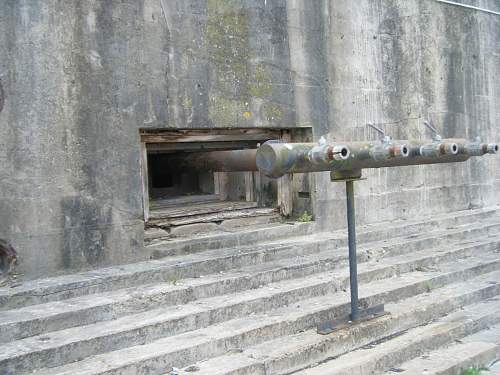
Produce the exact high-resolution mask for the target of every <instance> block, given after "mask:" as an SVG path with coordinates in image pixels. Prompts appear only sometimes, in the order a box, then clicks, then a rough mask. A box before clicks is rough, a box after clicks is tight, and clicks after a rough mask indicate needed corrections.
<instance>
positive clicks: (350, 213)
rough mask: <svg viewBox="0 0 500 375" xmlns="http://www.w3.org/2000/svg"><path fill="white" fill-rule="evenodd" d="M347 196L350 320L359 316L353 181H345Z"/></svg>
mask: <svg viewBox="0 0 500 375" xmlns="http://www.w3.org/2000/svg"><path fill="white" fill-rule="evenodd" d="M345 190H346V198H347V233H348V239H349V282H350V284H351V321H355V320H357V319H358V317H359V310H358V263H357V259H356V222H355V218H354V216H355V211H354V181H353V180H347V181H346V182H345Z"/></svg>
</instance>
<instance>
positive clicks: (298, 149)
mask: <svg viewBox="0 0 500 375" xmlns="http://www.w3.org/2000/svg"><path fill="white" fill-rule="evenodd" d="M339 145H341V146H342V147H345V148H347V149H348V150H349V156H348V157H347V158H344V159H340V160H339V159H336V158H333V157H331V156H330V157H326V158H323V156H321V155H325V154H326V155H328V153H327V151H326V150H329V149H331V148H332V147H335V146H339ZM318 147H319V146H318V145H317V144H313V143H265V144H263V145H262V146H261V147H260V148H259V149H258V151H257V167H258V168H259V170H260V171H261V172H262V173H264V174H265V175H267V176H269V177H281V176H283V175H284V174H286V173H306V172H317V171H334V170H336V171H346V170H360V169H364V168H382V167H396V166H405V165H418V164H434V163H452V162H462V161H466V160H467V159H468V158H469V157H471V156H481V155H484V154H485V153H495V152H497V151H498V145H496V144H494V143H491V144H486V143H476V142H469V141H467V140H465V139H443V140H442V141H439V142H435V141H429V140H423V141H418V140H417V141H407V140H395V141H391V142H390V143H389V144H386V143H383V142H380V141H375V142H344V143H341V144H340V143H333V144H326V145H320V147H321V150H323V151H321V152H319V151H317V152H316V153H315V152H313V151H312V150H313V149H316V150H319V149H318ZM318 161H321V162H318Z"/></svg>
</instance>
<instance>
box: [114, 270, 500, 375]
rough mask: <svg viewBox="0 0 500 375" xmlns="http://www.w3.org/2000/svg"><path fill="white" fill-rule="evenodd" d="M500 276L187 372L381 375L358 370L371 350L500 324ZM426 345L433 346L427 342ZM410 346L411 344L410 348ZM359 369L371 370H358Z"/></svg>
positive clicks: (433, 292)
mask: <svg viewBox="0 0 500 375" xmlns="http://www.w3.org/2000/svg"><path fill="white" fill-rule="evenodd" d="M499 276H500V271H495V272H493V273H490V274H485V275H480V276H478V277H476V278H473V279H471V280H468V281H466V282H462V283H455V284H451V285H447V286H445V287H442V288H440V289H433V290H431V291H430V292H428V293H422V294H419V295H417V296H413V297H409V298H406V299H402V300H399V301H397V302H395V303H389V304H386V311H388V312H390V315H386V316H383V317H379V318H376V319H374V320H371V321H366V322H362V323H359V324H357V325H353V326H351V327H350V328H348V329H342V330H339V331H336V332H334V333H331V334H330V335H324V336H323V335H318V334H317V333H316V330H315V329H314V330H306V331H304V332H300V333H297V334H292V335H286V336H285V335H284V336H282V337H279V338H275V339H273V340H269V341H267V342H264V343H261V344H257V345H254V346H251V347H249V348H246V349H245V348H243V349H244V350H239V351H238V352H236V353H235V352H233V353H230V352H228V353H226V354H224V355H222V356H219V357H212V358H211V359H209V360H203V361H199V362H197V363H195V364H190V365H188V366H187V367H186V369H185V370H184V371H183V372H181V374H182V375H188V373H189V370H190V369H192V368H197V369H198V372H197V373H199V374H214V375H215V374H217V375H222V374H224V375H229V374H231V375H236V374H238V375H249V374H253V375H270V374H272V375H278V374H283V375H284V374H291V373H301V374H311V375H312V374H322V375H323V374H336V372H335V371H337V370H338V371H340V370H342V369H343V368H342V367H341V365H339V366H337V364H339V363H340V364H344V363H345V366H352V367H353V368H354V370H353V371H354V372H349V373H350V374H351V373H352V374H358V373H359V374H361V373H362V374H375V373H377V372H376V371H371V370H366V368H364V367H362V366H361V365H360V366H358V367H357V366H356V365H358V364H364V363H365V360H367V359H368V357H367V352H366V350H368V349H370V348H372V349H374V348H378V347H380V346H381V345H382V344H383V343H386V342H387V343H393V342H394V340H396V338H398V337H402V335H404V334H405V333H407V332H409V333H411V332H418V333H422V330H424V329H425V327H427V326H429V325H430V326H431V327H432V328H431V329H429V331H426V332H427V334H428V335H427V336H422V338H423V339H426V340H428V342H430V343H433V342H434V343H435V344H436V343H437V342H438V341H439V340H441V342H453V340H454V339H455V338H460V337H463V336H464V335H466V334H468V333H470V332H475V331H477V330H480V329H485V328H486V327H488V326H491V325H494V324H496V323H498V322H499V321H500V310H499V309H500V301H499V300H498V298H494V297H497V295H498V290H499V289H498V286H499V284H498V282H497V281H496V280H498V277H499ZM493 282H494V283H493ZM448 314H449V315H448ZM415 330H416V331H415ZM433 335H434V337H433V338H431V337H432V336H433ZM437 335H439V336H437ZM408 337H409V336H408ZM411 337H416V338H417V339H418V338H419V337H420V334H415V335H413V334H412V336H411ZM433 340H436V341H433ZM420 344H421V345H423V347H427V343H425V342H420ZM401 345H402V344H401V343H399V345H394V346H393V347H392V350H394V352H393V353H394V354H393V355H392V356H391V353H388V356H387V358H388V360H395V361H397V360H398V359H399V358H400V357H399V356H400V353H399V352H398V349H399V347H400V346H401ZM408 348H409V346H408V345H407V348H406V349H408ZM419 348H420V351H421V350H422V346H420V347H419V346H418V345H417V344H416V345H415V347H413V350H415V351H416V352H418V350H419ZM410 349H411V348H410ZM410 349H408V350H410ZM353 350H354V351H355V352H353ZM403 352H404V350H403ZM350 353H356V356H355V357H354V358H353V357H352V356H350ZM344 358H349V359H350V361H347V360H346V361H345V362H344ZM353 361H354V362H353ZM358 370H360V371H363V370H366V371H365V372H357V371H358ZM301 371H303V372H301ZM111 373H113V372H111ZM341 373H343V372H341ZM346 373H348V372H346Z"/></svg>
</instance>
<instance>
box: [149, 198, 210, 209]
mask: <svg viewBox="0 0 500 375" xmlns="http://www.w3.org/2000/svg"><path fill="white" fill-rule="evenodd" d="M219 200H220V199H219V196H218V195H216V194H199V195H186V196H178V197H172V198H162V199H154V200H151V202H150V204H149V207H150V210H151V211H153V210H156V209H160V208H167V207H172V206H179V205H186V204H193V203H198V204H199V203H207V202H218V201H219Z"/></svg>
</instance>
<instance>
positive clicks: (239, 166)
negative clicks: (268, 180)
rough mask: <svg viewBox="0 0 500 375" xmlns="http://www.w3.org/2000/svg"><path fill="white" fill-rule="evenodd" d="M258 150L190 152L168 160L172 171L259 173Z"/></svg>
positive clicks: (168, 166)
mask: <svg viewBox="0 0 500 375" xmlns="http://www.w3.org/2000/svg"><path fill="white" fill-rule="evenodd" d="M256 153H257V149H247V150H227V151H206V152H189V153H185V154H184V155H178V154H176V155H174V156H172V157H170V158H168V159H167V166H166V167H167V168H168V169H170V170H185V169H194V170H200V171H214V172H215V171H217V172H235V171H238V172H246V171H257V170H258V169H257V165H256V163H255V159H256Z"/></svg>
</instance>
